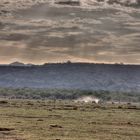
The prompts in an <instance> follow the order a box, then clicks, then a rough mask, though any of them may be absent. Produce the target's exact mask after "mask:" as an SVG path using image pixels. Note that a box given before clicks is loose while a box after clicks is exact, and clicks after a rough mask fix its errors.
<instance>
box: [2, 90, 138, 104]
mask: <svg viewBox="0 0 140 140" xmlns="http://www.w3.org/2000/svg"><path fill="white" fill-rule="evenodd" d="M83 96H93V97H95V98H96V100H98V101H99V100H101V101H115V102H140V93H139V92H115V91H112V92H111V91H104V90H100V91H93V90H78V89H73V90H71V89H36V88H0V97H1V98H9V99H54V100H55V99H68V100H74V99H78V98H79V99H80V97H83ZM88 99H89V98H88ZM82 100H83V99H82ZM90 100H91V99H90ZM0 103H1V102H0Z"/></svg>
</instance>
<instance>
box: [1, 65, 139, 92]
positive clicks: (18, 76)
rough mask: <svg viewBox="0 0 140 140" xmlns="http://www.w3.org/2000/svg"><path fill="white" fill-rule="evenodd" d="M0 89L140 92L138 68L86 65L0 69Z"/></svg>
mask: <svg viewBox="0 0 140 140" xmlns="http://www.w3.org/2000/svg"><path fill="white" fill-rule="evenodd" d="M0 87H35V88H60V89H61V88H65V89H93V90H115V91H116V90H119V91H140V66H138V65H117V64H116V65H107V64H86V63H65V64H45V65H43V66H30V67H27V66H24V65H23V66H20V67H19V66H11V65H10V66H0Z"/></svg>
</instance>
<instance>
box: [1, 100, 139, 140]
mask: <svg viewBox="0 0 140 140" xmlns="http://www.w3.org/2000/svg"><path fill="white" fill-rule="evenodd" d="M101 139H104V140H139V139H140V108H139V106H132V105H107V104H106V105H105V104H104V105H96V104H92V103H89V104H83V103H74V102H72V101H56V102H54V101H35V100H30V101H29V100H9V101H5V102H3V101H0V140H101Z"/></svg>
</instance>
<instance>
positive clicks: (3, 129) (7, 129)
mask: <svg viewBox="0 0 140 140" xmlns="http://www.w3.org/2000/svg"><path fill="white" fill-rule="evenodd" d="M12 130H15V129H14V128H4V127H0V131H12Z"/></svg>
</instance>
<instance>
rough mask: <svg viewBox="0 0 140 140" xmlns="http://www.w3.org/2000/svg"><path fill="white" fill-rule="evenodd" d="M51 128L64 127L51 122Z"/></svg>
mask: <svg viewBox="0 0 140 140" xmlns="http://www.w3.org/2000/svg"><path fill="white" fill-rule="evenodd" d="M50 128H63V127H62V126H61V125H57V124H50Z"/></svg>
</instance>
